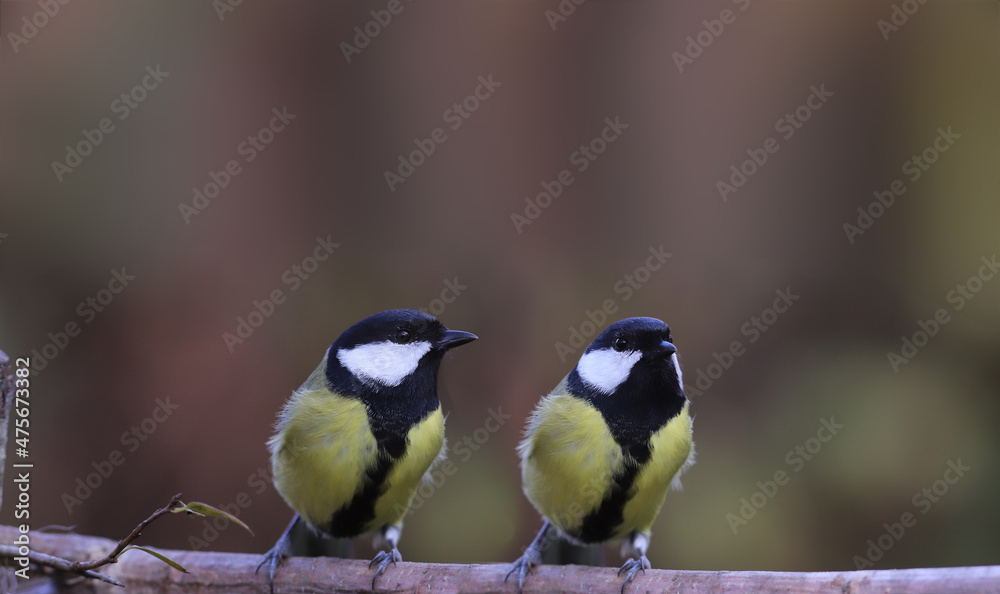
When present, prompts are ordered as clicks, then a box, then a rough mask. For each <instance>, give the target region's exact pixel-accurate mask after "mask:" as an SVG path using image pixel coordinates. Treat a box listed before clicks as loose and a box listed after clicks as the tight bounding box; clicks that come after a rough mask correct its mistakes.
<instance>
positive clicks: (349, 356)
mask: <svg viewBox="0 0 1000 594" xmlns="http://www.w3.org/2000/svg"><path fill="white" fill-rule="evenodd" d="M430 350H431V343H429V342H413V343H410V344H396V343H395V342H389V341H384V342H376V343H373V344H363V345H361V346H356V347H354V348H353V349H340V350H339V351H337V360H338V361H340V364H341V365H343V366H344V367H346V368H347V369H348V371H350V372H351V373H353V374H354V375H355V376H356V377H357V378H358V379H360V380H361V381H363V382H367V383H371V382H378V383H380V384H383V385H385V386H398V385H399V384H400V383H401V382H402V381H403V380H404V379H405V378H406V376H408V375H410V374H411V373H413V372H414V371H415V370H416V369H417V365H419V364H420V359H421V358H422V357H423V356H424V355H426V354H427V352H428V351H430Z"/></svg>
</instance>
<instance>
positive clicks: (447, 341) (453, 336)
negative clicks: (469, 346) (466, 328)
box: [438, 330, 479, 351]
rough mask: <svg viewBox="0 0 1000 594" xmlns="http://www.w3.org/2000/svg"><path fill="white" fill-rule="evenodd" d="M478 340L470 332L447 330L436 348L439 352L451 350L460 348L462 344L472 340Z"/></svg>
mask: <svg viewBox="0 0 1000 594" xmlns="http://www.w3.org/2000/svg"><path fill="white" fill-rule="evenodd" d="M477 338H479V337H478V336H476V335H475V334H473V333H471V332H462V331H461V330H448V331H447V332H445V333H444V338H442V339H441V341H440V342H438V348H440V349H441V350H444V351H446V350H448V349H453V348H455V347H457V346H462V345H463V344H466V343H469V342H472V341H473V340H475V339H477Z"/></svg>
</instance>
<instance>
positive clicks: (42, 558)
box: [0, 545, 125, 586]
mask: <svg viewBox="0 0 1000 594" xmlns="http://www.w3.org/2000/svg"><path fill="white" fill-rule="evenodd" d="M18 549H19V547H15V546H13V545H0V556H2V557H10V558H12V559H13V558H15V557H17V556H18V555H20V552H19V550H18ZM28 560H29V561H31V562H32V563H34V564H36V565H41V566H45V567H52V568H55V569H58V570H61V571H65V572H67V573H77V574H80V575H82V576H83V577H88V578H91V579H95V580H100V581H102V582H107V583H109V584H111V585H113V586H124V585H125V584H123V583H121V582H119V581H118V580H116V579H113V578H110V577H108V576H106V575H104V574H103V573H97V572H96V571H91V570H89V569H80V568H78V567H74V563H73V562H72V561H68V560H66V559H63V558H61V557H53V556H52V555H46V554H45V553H39V552H38V551H30V550H29V551H28Z"/></svg>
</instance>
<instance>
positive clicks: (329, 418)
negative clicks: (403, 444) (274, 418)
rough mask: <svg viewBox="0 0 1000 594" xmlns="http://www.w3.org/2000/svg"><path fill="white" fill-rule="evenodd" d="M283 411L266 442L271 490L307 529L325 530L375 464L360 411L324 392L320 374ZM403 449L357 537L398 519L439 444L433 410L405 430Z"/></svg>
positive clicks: (440, 432)
mask: <svg viewBox="0 0 1000 594" xmlns="http://www.w3.org/2000/svg"><path fill="white" fill-rule="evenodd" d="M323 367H324V366H323V365H320V368H318V369H317V371H316V372H314V373H313V375H312V376H310V378H309V379H308V380H306V383H305V384H303V386H302V387H301V388H299V390H297V391H296V392H295V393H294V394H293V395H292V398H291V399H290V400H289V401H288V403H287V404H286V405H285V408H284V410H283V411H282V414H281V417H280V420H279V421H278V428H277V432H276V433H275V435H274V437H272V438H271V440H270V442H268V446H269V448H270V450H271V463H272V468H273V471H274V485H275V487H276V488H277V490H278V492H279V493H280V494H281V496H282V497H283V498H284V499H285V501H286V502H287V503H288V505H289V506H290V507H291V508H292V509H294V510H295V511H296V512H298V513H299V514H300V515H301V516H302V517H303V518H304V519H305V520H306V521H307V522H309V523H310V524H312V525H313V526H318V527H322V526H325V525H327V524H329V523H330V520H331V517H332V515H333V514H334V513H335V512H337V511H338V510H340V509H341V508H343V507H344V506H346V505H347V504H349V503H350V502H351V500H352V499H353V498H354V496H355V494H356V493H357V492H358V491H360V490H361V489H362V488H363V487H364V484H365V483H364V481H366V480H368V479H367V476H366V470H368V468H369V467H371V466H373V465H375V464H376V461H377V458H376V456H377V455H378V444H377V442H376V440H375V436H374V435H373V434H372V430H371V426H370V425H369V423H368V411H367V409H366V407H365V404H364V403H363V402H361V401H360V400H358V399H356V398H346V397H343V396H340V395H338V394H335V393H333V392H331V391H330V390H329V389H328V388H326V386H325V384H324V382H323V381H322V376H321V375H318V374H321V373H322V368H323ZM407 442H408V443H407V448H406V451H405V452H404V454H403V456H402V457H401V458H399V459H398V460H397V461H396V462H395V463H394V464H393V466H392V467H391V469H390V471H389V473H388V475H387V477H386V480H385V483H384V484H383V487H382V490H381V492H380V494H379V496H378V499H377V500H376V502H375V517H374V519H372V520H371V521H369V522H368V523H367V524H366V525H365V528H364V531H365V532H367V531H370V530H373V529H375V528H377V527H380V526H382V525H385V524H396V523H399V521H400V520H401V519H402V517H403V515H405V513H406V509H407V508H408V506H409V503H410V500H411V499H412V498H413V494H414V493H415V491H416V488H417V487H418V486H419V483H420V479H421V477H422V476H423V474H424V472H425V471H426V470H427V468H428V467H429V466H430V465H431V463H432V462H433V461H434V460H435V458H436V457H437V456H438V454H439V452H440V451H441V448H442V446H443V444H444V417H443V416H442V414H441V408H440V406H439V407H438V408H437V409H436V410H434V411H432V412H431V413H430V414H428V415H427V416H426V417H424V418H423V419H422V420H421V421H420V422H418V423H417V424H415V425H414V426H413V427H411V428H410V430H409V432H408V433H407Z"/></svg>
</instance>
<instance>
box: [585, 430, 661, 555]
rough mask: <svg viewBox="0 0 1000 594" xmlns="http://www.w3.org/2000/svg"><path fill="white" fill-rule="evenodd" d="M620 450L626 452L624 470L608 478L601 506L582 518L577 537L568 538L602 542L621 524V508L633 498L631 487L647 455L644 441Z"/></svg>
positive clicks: (633, 491)
mask: <svg viewBox="0 0 1000 594" xmlns="http://www.w3.org/2000/svg"><path fill="white" fill-rule="evenodd" d="M623 450H627V452H628V454H627V455H626V458H625V464H624V467H623V468H622V470H621V471H619V472H617V473H615V475H614V476H612V477H611V488H610V489H608V491H607V492H605V494H604V499H603V500H602V501H601V505H600V506H598V508H597V509H595V510H594V511H592V512H590V513H589V514H587V515H586V516H584V518H583V522H582V523H581V524H580V530H579V533H578V534H575V535H572V536H575V537H576V538H577V539H578V540H580V541H581V542H584V543H587V544H591V543H598V542H604V541H606V540H608V539H609V538H611V536H612V535H613V534H614V533H615V530H616V529H617V528H618V527H619V526H621V524H622V522H624V521H625V504H627V503H628V501H629V499H632V497H633V496H634V495H635V490H634V489H633V488H632V487H633V485H634V484H635V480H636V478H638V476H639V472H640V471H641V470H642V467H643V465H644V464H645V463H646V462H647V461H648V460H649V457H650V454H651V452H650V449H649V442H648V441H647V442H646V443H644V444H631V445H630V447H628V448H625V447H623ZM630 458H631V459H630Z"/></svg>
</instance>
